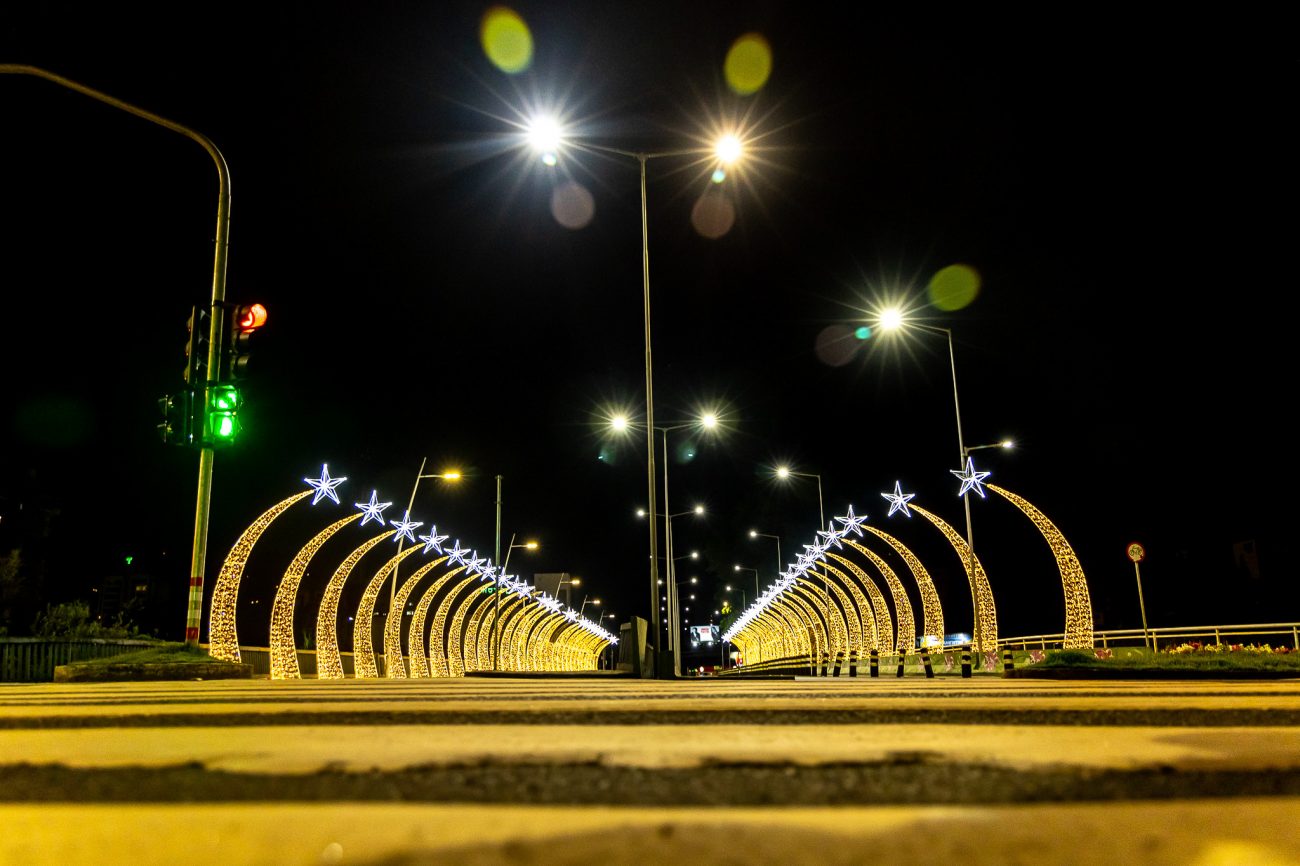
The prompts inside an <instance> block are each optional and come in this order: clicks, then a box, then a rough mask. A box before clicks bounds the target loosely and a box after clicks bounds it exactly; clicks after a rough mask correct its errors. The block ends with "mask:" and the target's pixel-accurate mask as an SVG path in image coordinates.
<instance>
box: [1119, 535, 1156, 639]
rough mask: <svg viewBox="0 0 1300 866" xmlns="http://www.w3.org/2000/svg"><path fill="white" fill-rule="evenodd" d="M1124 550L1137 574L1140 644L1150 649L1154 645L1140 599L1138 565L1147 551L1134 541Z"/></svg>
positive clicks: (1140, 573) (1145, 611)
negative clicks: (1140, 611)
mask: <svg viewBox="0 0 1300 866" xmlns="http://www.w3.org/2000/svg"><path fill="white" fill-rule="evenodd" d="M1126 552H1127V553H1128V558H1129V559H1131V560H1133V573H1134V574H1135V575H1137V584H1138V607H1139V608H1140V609H1141V610H1142V645H1143V646H1151V649H1153V650H1154V649H1155V647H1154V646H1152V645H1151V633H1150V632H1149V631H1148V630H1147V605H1146V602H1145V601H1143V600H1142V569H1141V568H1140V567H1139V566H1138V563H1139V562H1141V561H1142V560H1144V559H1146V558H1147V552H1146V549H1145V548H1143V547H1142V545H1140V544H1138V543H1137V542H1136V541H1134V542H1133V543H1132V544H1130V545H1129V546H1128V548H1127V550H1126Z"/></svg>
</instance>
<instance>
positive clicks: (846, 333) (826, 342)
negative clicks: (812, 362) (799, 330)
mask: <svg viewBox="0 0 1300 866" xmlns="http://www.w3.org/2000/svg"><path fill="white" fill-rule="evenodd" d="M813 351H814V352H816V354H817V358H818V360H820V361H821V362H822V363H823V364H825V365H827V366H828V367H843V366H844V365H845V364H847V363H848V362H849V361H852V360H853V356H854V354H856V353H857V351H858V343H857V341H856V340H854V339H853V331H851V330H850V329H849V327H848V326H847V325H830V326H828V327H826V328H823V329H822V331H821V333H819V334H818V335H817V339H816V341H815V343H814V344H813Z"/></svg>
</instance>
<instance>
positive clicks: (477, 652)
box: [465, 587, 502, 671]
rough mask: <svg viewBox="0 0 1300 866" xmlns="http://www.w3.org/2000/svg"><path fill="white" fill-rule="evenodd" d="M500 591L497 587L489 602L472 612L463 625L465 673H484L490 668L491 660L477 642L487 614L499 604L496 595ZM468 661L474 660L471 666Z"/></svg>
mask: <svg viewBox="0 0 1300 866" xmlns="http://www.w3.org/2000/svg"><path fill="white" fill-rule="evenodd" d="M501 591H502V590H501V588H500V587H498V588H497V589H496V590H495V591H494V592H493V594H492V596H491V598H490V600H489V601H486V602H484V603H483V604H480V605H479V606H478V607H476V608H475V609H474V612H473V613H472V614H470V617H469V622H468V623H466V624H465V649H466V652H467V657H466V659H465V670H466V671H484V670H487V669H488V668H490V667H491V666H492V660H491V658H489V657H488V656H487V655H486V654H485V653H484V652H483V645H482V643H481V642H480V641H479V637H480V631H481V629H482V626H483V621H484V620H485V619H487V616H488V614H489V613H490V612H491V610H492V609H493V608H494V607H496V606H497V604H498V603H499V602H498V601H497V595H496V593H499V592H501ZM470 659H473V660H474V661H473V664H470Z"/></svg>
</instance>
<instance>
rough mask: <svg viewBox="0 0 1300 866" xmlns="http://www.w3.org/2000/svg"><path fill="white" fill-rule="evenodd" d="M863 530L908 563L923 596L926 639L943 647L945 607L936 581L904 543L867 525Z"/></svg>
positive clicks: (863, 526) (922, 605)
mask: <svg viewBox="0 0 1300 866" xmlns="http://www.w3.org/2000/svg"><path fill="white" fill-rule="evenodd" d="M862 528H863V529H865V530H867V531H868V532H870V533H872V534H874V535H875V536H876V537H877V538H879V539H881V540H882V541H884V542H885V543H886V544H888V545H889V546H890V547H892V548H893V549H894V552H895V553H897V554H898V555H899V556H901V557H903V562H905V563H907V568H908V570H909V571H911V572H912V577H914V578H915V579H916V588H917V590H918V591H919V592H920V594H921V610H922V612H923V614H924V617H925V635H926V637H934V638H935V642H936V643H938V644H939V645H940V646H942V645H943V636H944V635H945V634H946V632H945V631H944V630H943V605H941V604H940V603H939V592H938V590H936V589H935V588H934V581H933V580H931V579H930V572H928V571H926V570H925V566H924V565H922V564H921V560H920V559H918V558H917V556H916V554H914V553H912V551H911V550H909V549H908V547H907V546H906V545H905V544H903V542H901V541H899V540H898V539H897V538H895V537H894V536H892V535H890V534H889V533H887V532H882V531H881V530H879V529H876V528H875V527H873V526H868V525H867V524H865V523H864V524H863V525H862Z"/></svg>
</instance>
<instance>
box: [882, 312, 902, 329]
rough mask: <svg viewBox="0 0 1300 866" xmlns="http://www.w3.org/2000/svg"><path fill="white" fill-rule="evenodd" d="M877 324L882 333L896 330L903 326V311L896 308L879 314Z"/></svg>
mask: <svg viewBox="0 0 1300 866" xmlns="http://www.w3.org/2000/svg"><path fill="white" fill-rule="evenodd" d="M877 324H878V325H879V326H880V329H881V330H884V331H895V330H898V329H899V328H901V327H902V326H903V311H902V310H900V309H898V308H896V307H894V308H891V309H888V310H885V311H884V312H882V313H881V314H880V321H879V322H878V323H877Z"/></svg>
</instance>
